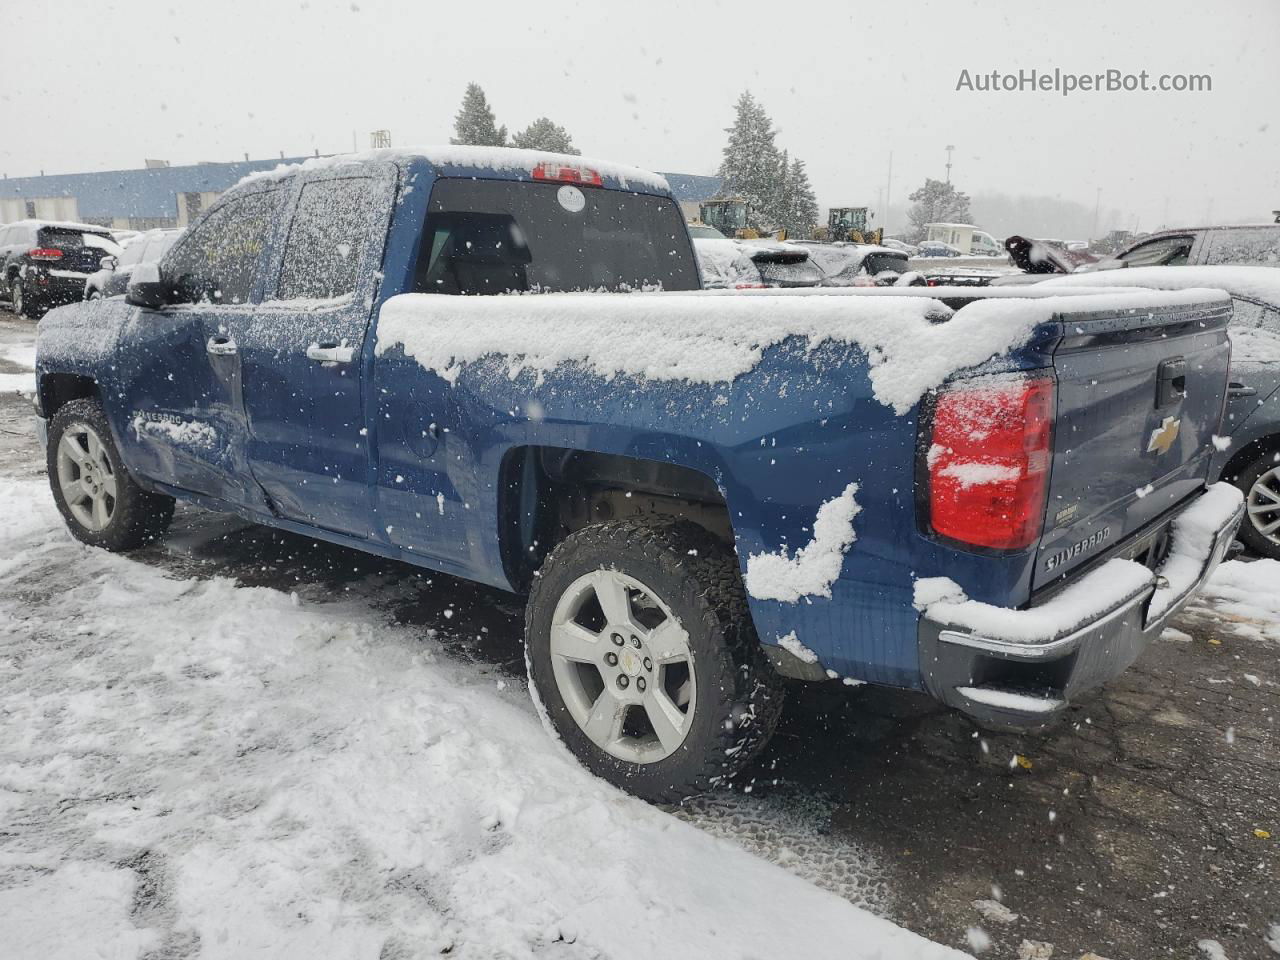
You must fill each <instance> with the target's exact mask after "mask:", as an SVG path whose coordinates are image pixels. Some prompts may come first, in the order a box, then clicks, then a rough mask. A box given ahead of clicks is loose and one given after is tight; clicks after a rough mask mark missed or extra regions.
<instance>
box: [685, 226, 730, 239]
mask: <svg viewBox="0 0 1280 960" xmlns="http://www.w3.org/2000/svg"><path fill="white" fill-rule="evenodd" d="M689 236H691V237H693V239H695V240H727V239H728V237H726V236H725V235H724V234H723V233H721V232H720V231H719V230H717V229H716V228H715V227H709V226H707V225H706V224H705V223H691V224H689Z"/></svg>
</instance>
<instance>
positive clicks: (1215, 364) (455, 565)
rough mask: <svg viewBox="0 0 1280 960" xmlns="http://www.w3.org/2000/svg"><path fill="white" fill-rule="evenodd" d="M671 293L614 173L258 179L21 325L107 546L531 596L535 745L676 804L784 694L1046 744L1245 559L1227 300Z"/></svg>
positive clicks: (410, 168)
mask: <svg viewBox="0 0 1280 960" xmlns="http://www.w3.org/2000/svg"><path fill="white" fill-rule="evenodd" d="M699 288H700V278H699V275H698V269H697V265H696V261H695V258H694V254H693V250H692V248H691V243H690V240H689V236H688V233H687V230H686V228H685V225H684V222H683V219H682V217H681V215H680V211H679V208H678V206H677V205H676V203H675V202H674V201H673V199H672V197H671V194H670V191H669V190H668V189H667V186H666V184H665V182H664V181H663V180H662V179H661V178H660V177H657V176H654V175H652V174H648V173H645V172H643V171H640V170H635V169H632V168H627V167H620V166H615V165H610V164H605V163H596V162H593V161H584V160H583V159H582V158H579V157H559V156H550V155H543V154H536V153H532V152H529V151H512V150H493V149H477V148H461V147H445V148H439V149H423V150H405V151H378V152H375V153H372V154H367V155H363V156H359V157H337V158H324V159H317V160H311V161H307V162H306V163H304V164H302V165H300V166H292V167H281V168H279V169H278V170H276V171H274V172H273V173H271V174H267V175H259V176H255V177H253V178H250V179H248V180H246V181H245V182H243V183H241V184H240V185H238V186H237V187H236V188H234V189H233V190H231V191H229V192H228V193H226V194H225V195H224V196H223V197H221V198H220V199H219V200H218V201H217V202H216V203H214V204H213V205H211V206H210V207H209V209H208V210H207V211H206V212H205V213H204V214H203V215H202V216H201V217H200V218H199V219H198V220H197V221H196V222H194V223H193V224H192V225H191V227H190V228H189V229H188V230H187V232H186V234H185V235H184V236H183V238H182V239H181V240H180V241H179V242H178V243H177V244H176V245H175V246H174V247H173V249H171V250H170V251H169V252H168V253H167V254H166V255H165V257H164V259H163V260H162V261H161V262H160V263H159V264H158V265H149V266H143V267H140V268H138V269H137V270H136V271H135V272H134V274H133V276H132V277H131V281H130V284H129V289H128V294H127V296H126V298H124V299H113V300H103V301H96V302H92V303H84V304H76V305H73V306H68V307H64V308H61V309H58V310H55V311H53V312H52V313H50V314H48V315H47V316H46V317H45V318H44V320H43V321H42V322H41V324H40V328H39V337H38V347H37V376H38V391H37V398H36V404H37V415H38V417H39V418H40V419H39V423H40V425H41V430H42V432H43V434H44V436H45V442H46V448H47V451H48V471H49V479H50V486H51V488H52V494H53V497H54V499H55V501H56V503H57V506H58V508H59V510H60V511H61V512H62V514H63V516H64V517H65V520H66V523H67V525H68V527H69V529H70V530H71V532H72V533H73V534H74V535H75V536H76V537H78V538H79V539H80V540H82V541H84V542H85V543H88V544H92V545H95V546H100V547H103V548H106V549H110V550H129V549H132V548H135V547H137V546H139V545H141V544H143V543H145V542H146V541H147V540H149V539H151V538H154V537H158V536H160V535H162V534H163V533H164V531H165V529H166V527H167V525H168V524H169V522H170V520H171V518H172V516H173V510H174V504H175V501H176V500H179V499H180V500H184V501H188V502H191V503H195V504H198V505H201V506H204V507H208V508H210V509H213V510H219V511H226V512H231V513H235V514H239V515H240V516H243V517H245V518H248V519H250V520H252V521H254V522H258V523H263V524H267V525H270V526H273V527H278V528H281V529H285V530H290V531H293V532H296V533H300V534H305V535H308V536H311V537H315V538H319V539H323V540H327V541H331V542H333V543H338V544H344V545H347V546H351V547H355V548H357V549H360V550H364V551H368V552H370V553H374V554H378V555H381V556H385V557H392V558H395V559H398V560H401V561H404V562H406V563H409V564H415V565H419V566H422V567H426V568H430V569H432V570H437V571H443V572H446V573H449V574H453V575H456V576H459V577H464V578H468V579H471V580H476V581H480V582H483V583H486V584H491V585H494V586H497V587H500V588H503V589H506V590H510V591H514V592H516V593H519V594H523V595H525V596H527V617H526V650H527V659H528V667H529V676H530V690H531V693H532V695H533V697H534V699H535V702H536V703H537V704H538V706H539V709H540V710H541V711H542V712H543V715H544V717H545V719H546V720H547V722H548V724H549V726H550V727H551V729H552V730H553V731H554V732H555V734H556V735H558V736H559V737H560V738H561V739H562V740H563V741H564V743H565V744H566V745H567V746H568V747H569V748H570V749H571V750H572V751H573V752H574V753H575V754H576V755H577V756H578V757H579V758H580V759H581V760H582V762H583V763H584V764H585V765H587V766H588V767H589V768H590V769H592V770H593V771H595V772H597V773H598V774H599V775H601V776H603V777H605V778H607V779H609V780H611V781H612V782H614V783H616V784H618V785H620V786H622V787H623V788H625V789H627V790H630V791H632V792H634V793H636V794H638V795H640V796H643V797H646V798H650V799H654V800H665V801H671V800H678V799H680V798H682V797H686V796H689V795H691V794H693V793H696V792H698V791H702V790H705V789H707V788H708V787H709V786H711V785H713V784H714V783H716V782H718V781H720V780H722V779H724V778H727V777H730V776H732V775H733V774H734V773H735V772H736V771H737V770H738V769H740V768H741V767H742V766H743V765H744V764H745V763H746V762H747V761H748V760H749V759H750V758H751V757H752V756H753V755H754V754H755V753H756V752H757V751H758V750H759V749H760V747H761V746H762V745H763V744H764V743H765V741H766V740H767V739H768V737H769V735H770V734H771V733H772V731H773V728H774V725H775V724H776V722H777V719H778V716H779V712H780V710H781V707H782V703H783V695H784V691H785V689H786V682H787V680H788V679H789V678H790V679H792V680H809V681H829V680H839V681H843V682H846V683H849V684H855V683H861V682H869V683H877V684H887V685H891V686H896V687H902V688H910V689H914V690H919V691H924V692H927V693H928V694H931V695H932V696H934V697H935V698H937V699H939V700H940V701H943V702H945V703H947V704H950V705H953V706H954V707H956V708H958V709H960V710H963V711H965V712H966V713H968V714H970V715H972V716H973V717H975V718H977V719H978V720H980V721H982V722H984V723H989V724H997V725H1002V726H1017V727H1028V728H1032V727H1037V726H1040V725H1043V724H1045V723H1047V722H1049V721H1050V720H1052V719H1053V718H1054V717H1057V716H1059V715H1061V713H1062V712H1063V711H1064V710H1065V709H1066V708H1067V706H1068V704H1069V702H1070V701H1071V699H1072V698H1073V697H1075V696H1077V695H1078V694H1080V693H1082V692H1083V691H1086V690H1089V689H1091V688H1094V687H1097V686H1098V685H1100V684H1101V683H1103V682H1105V681H1106V680H1108V679H1109V678H1111V677H1113V676H1115V675H1116V674H1117V673H1119V672H1120V671H1122V670H1124V669H1125V668H1126V667H1127V666H1128V665H1129V664H1130V663H1132V661H1133V660H1134V659H1135V658H1136V657H1137V656H1138V655H1139V653H1140V652H1141V650H1142V649H1143V646H1144V645H1145V644H1146V643H1147V642H1148V641H1149V640H1150V638H1151V637H1153V636H1154V635H1157V634H1158V633H1159V631H1160V629H1161V627H1162V625H1163V624H1164V623H1165V621H1166V620H1167V619H1168V618H1169V617H1170V616H1171V615H1172V614H1173V612H1174V611H1176V610H1177V609H1178V608H1179V606H1180V605H1181V604H1182V603H1184V602H1185V601H1186V600H1187V599H1188V598H1189V597H1190V596H1191V594H1192V593H1193V592H1194V591H1195V589H1196V588H1197V587H1198V586H1199V584H1200V583H1201V582H1202V581H1203V579H1204V578H1205V577H1207V576H1208V574H1209V573H1210V571H1211V570H1212V569H1213V567H1214V565H1215V564H1216V563H1217V562H1218V561H1219V560H1220V559H1221V558H1222V556H1223V555H1224V553H1225V552H1226V550H1227V549H1228V547H1229V546H1230V544H1231V542H1232V540H1233V536H1234V532H1235V530H1236V526H1237V525H1238V524H1239V522H1240V516H1241V498H1240V495H1239V493H1238V492H1237V491H1235V490H1234V489H1233V488H1229V487H1225V486H1223V485H1216V486H1207V484H1206V477H1207V475H1208V470H1209V461H1210V459H1211V456H1212V453H1213V444H1212V438H1213V435H1214V432H1215V430H1216V429H1217V427H1218V423H1219V419H1220V417H1221V414H1222V408H1223V398H1224V393H1225V388H1226V380H1227V365H1228V359H1229V345H1228V340H1227V337H1226V325H1227V322H1228V320H1229V318H1230V301H1229V300H1228V299H1227V298H1226V297H1225V295H1223V294H1221V293H1218V292H1215V291H1211V290H1190V291H1178V292H1124V293H1119V292H1110V293H1107V292H1097V291H1092V290H1089V289H1082V290H1077V291H1071V292H1069V293H1065V292H1064V293H1059V294H1058V295H1056V296H1051V295H1048V294H1047V293H1045V292H1044V291H1035V290H1034V289H1031V290H1023V289H1013V290H1006V291H1000V290H995V291H991V290H970V289H963V290H959V289H958V290H947V289H945V288H932V289H928V290H926V291H924V293H921V291H920V289H910V288H908V289H903V290H888V289H886V290H877V289H871V290H860V289H856V288H854V289H850V290H843V289H823V288H819V289H816V290H792V291H763V290H762V291H727V292H723V293H720V292H715V291H704V290H701V289H699ZM497 294H505V295H501V296H499V295H497Z"/></svg>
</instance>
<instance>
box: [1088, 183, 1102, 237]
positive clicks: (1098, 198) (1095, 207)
mask: <svg viewBox="0 0 1280 960" xmlns="http://www.w3.org/2000/svg"><path fill="white" fill-rule="evenodd" d="M1101 205H1102V188H1101V187H1099V188H1098V192H1097V194H1096V195H1095V196H1094V198H1093V232H1092V234H1091V235H1090V237H1089V239H1090V240H1096V239H1098V208H1099V207H1100V206H1101Z"/></svg>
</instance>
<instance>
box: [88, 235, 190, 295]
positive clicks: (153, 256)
mask: <svg viewBox="0 0 1280 960" xmlns="http://www.w3.org/2000/svg"><path fill="white" fill-rule="evenodd" d="M181 235H182V231H181V230H148V231H146V232H145V233H140V234H138V235H137V236H135V237H134V238H133V239H132V240H130V241H128V242H127V243H126V244H125V245H124V248H123V249H122V250H121V251H120V256H119V257H103V258H102V261H101V262H102V264H103V266H102V269H100V270H98V271H97V272H96V273H91V274H90V275H89V277H88V279H86V280H85V282H84V298H85V299H86V300H97V299H99V298H100V297H119V296H123V295H124V291H125V287H127V286H128V284H129V275H130V274H132V273H133V269H134V267H136V266H137V265H138V264H140V263H155V262H156V261H158V260H159V259H160V258H161V257H163V256H164V255H165V253H166V252H167V251H168V249H169V248H170V247H171V246H173V244H174V242H175V241H176V240H177V239H178V237H180V236H181Z"/></svg>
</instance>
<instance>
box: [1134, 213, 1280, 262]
mask: <svg viewBox="0 0 1280 960" xmlns="http://www.w3.org/2000/svg"><path fill="white" fill-rule="evenodd" d="M1115 259H1116V260H1118V261H1120V262H1121V263H1123V264H1125V266H1128V267H1148V266H1151V267H1154V266H1162V267H1181V266H1213V265H1217V264H1240V265H1248V264H1252V265H1256V266H1265V267H1280V224H1276V223H1257V224H1240V225H1237V226H1215V227H1193V228H1190V229H1180V230H1161V231H1159V232H1158V233H1153V234H1151V235H1149V236H1147V237H1144V238H1143V239H1141V240H1139V241H1137V242H1135V243H1132V244H1130V245H1129V246H1127V247H1124V248H1123V249H1121V250H1120V251H1119V252H1118V253H1117V254H1116V255H1115Z"/></svg>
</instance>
